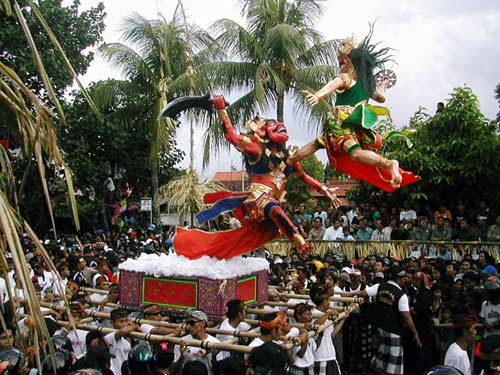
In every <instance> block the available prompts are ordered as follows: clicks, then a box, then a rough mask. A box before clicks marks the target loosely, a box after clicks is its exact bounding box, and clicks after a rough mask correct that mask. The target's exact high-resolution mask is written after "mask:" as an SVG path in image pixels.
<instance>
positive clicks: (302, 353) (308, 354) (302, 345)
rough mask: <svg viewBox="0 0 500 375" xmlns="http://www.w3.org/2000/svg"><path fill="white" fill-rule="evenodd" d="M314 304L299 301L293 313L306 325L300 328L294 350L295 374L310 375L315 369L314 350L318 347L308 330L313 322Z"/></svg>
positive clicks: (296, 318) (299, 321) (293, 370)
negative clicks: (297, 342) (297, 343)
mask: <svg viewBox="0 0 500 375" xmlns="http://www.w3.org/2000/svg"><path fill="white" fill-rule="evenodd" d="M311 310H312V306H311V305H309V304H307V303H299V304H297V305H295V308H294V310H293V315H294V317H295V320H296V321H297V323H303V324H305V327H304V328H302V329H301V330H300V334H299V336H298V337H299V345H298V346H295V347H294V348H293V349H292V350H293V354H294V362H293V366H292V368H291V370H292V371H291V373H292V374H295V375H309V374H312V373H313V371H314V352H315V351H316V349H317V345H316V340H315V339H314V338H313V337H311V338H309V336H308V334H309V332H308V330H307V329H306V327H310V325H311V322H312V311H311Z"/></svg>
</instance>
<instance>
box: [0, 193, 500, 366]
mask: <svg viewBox="0 0 500 375" xmlns="http://www.w3.org/2000/svg"><path fill="white" fill-rule="evenodd" d="M452 212H453V214H452V213H451V212H450V210H449V209H447V208H446V207H440V208H439V209H438V210H435V212H434V211H432V210H429V209H424V210H421V209H419V208H418V207H415V208H413V209H412V208H411V207H410V206H409V205H408V204H407V203H405V204H404V206H403V208H402V209H401V210H394V209H390V208H388V207H386V206H384V205H382V206H381V207H380V208H378V207H375V206H372V205H366V204H359V205H357V204H354V203H352V204H351V206H350V207H347V208H345V209H338V210H333V209H332V210H330V209H327V210H326V211H323V210H322V208H321V206H320V205H318V206H317V207H316V209H315V210H314V211H312V212H310V213H309V212H307V210H306V209H305V206H303V205H300V206H298V207H296V208H295V209H293V210H290V217H292V218H293V220H294V222H295V223H296V224H297V225H298V226H299V227H300V228H301V230H303V231H304V234H305V237H306V238H309V239H311V240H319V239H321V240H323V239H325V240H337V239H346V240H351V241H352V240H355V239H375V240H376V239H381V240H388V239H401V238H408V239H415V240H436V239H439V240H454V239H459V240H479V239H481V240H483V239H484V240H486V241H492V242H495V241H498V234H499V233H500V216H495V215H494V214H493V212H490V210H489V209H488V208H487V207H485V205H484V202H482V203H481V204H480V205H479V207H478V210H476V211H474V212H473V211H471V212H468V211H466V210H463V209H459V208H457V210H453V211H452ZM124 214H126V212H125V213H124ZM483 221H484V222H485V223H481V222H483ZM221 223H222V224H225V225H237V220H236V219H235V218H234V217H229V218H222V220H221ZM468 223H471V224H473V225H471V226H469V229H466V228H464V224H468ZM372 225H375V229H373V231H371V226H372ZM458 225H459V226H458ZM445 227H446V228H449V231H450V233H451V234H450V237H446V238H443V237H439V236H440V235H441V232H443V231H444V230H443V229H442V228H445ZM339 228H340V230H338V229H339ZM387 228H389V229H387ZM466 230H469V231H473V232H474V233H477V237H474V238H472V237H464V234H465V233H466ZM377 231H378V232H381V235H382V234H383V235H384V236H385V237H380V238H377V237H376V236H374V235H373V233H377ZM398 231H399V234H398V236H400V235H401V234H403V235H404V236H403V237H398V236H396V233H397V232H398ZM368 233H370V235H368ZM479 233H484V234H479ZM171 235H172V233H171V229H170V228H165V230H160V229H159V228H157V227H156V226H155V225H148V226H146V227H143V228H141V227H140V226H139V225H138V224H136V225H135V226H134V227H130V228H128V229H125V228H122V230H121V231H116V232H114V233H109V232H105V231H104V230H96V231H95V233H92V234H89V233H87V234H84V235H81V236H76V235H68V236H61V237H60V238H59V239H58V240H51V239H50V238H46V239H44V240H43V242H44V247H45V248H46V250H47V252H48V256H49V257H50V258H51V260H52V261H53V262H54V264H55V266H56V268H57V275H56V274H55V272H52V271H51V270H50V269H49V268H48V266H47V264H48V262H47V259H46V258H44V255H43V254H42V253H41V252H40V250H39V249H38V248H37V247H36V246H35V245H34V243H33V242H32V241H31V239H30V237H29V236H28V235H27V234H21V235H20V239H21V242H22V244H23V248H24V250H25V258H26V261H27V264H28V265H29V268H30V271H31V282H32V283H33V286H34V287H35V289H36V291H37V293H38V296H39V301H41V302H42V313H43V314H44V315H45V321H46V324H47V328H48V330H49V333H50V334H51V336H52V341H53V343H54V346H55V347H56V355H57V361H56V363H55V364H54V363H52V362H51V360H50V358H49V356H47V358H46V359H44V360H43V359H42V366H43V367H44V372H45V370H47V371H49V370H50V369H52V368H53V366H54V365H55V366H56V367H57V368H58V371H59V372H58V373H60V374H63V373H64V374H66V373H70V371H72V372H75V373H77V374H85V375H87V374H98V373H102V374H115V375H118V374H139V373H141V374H142V373H145V374H147V373H152V374H153V373H168V374H205V373H208V374H244V373H245V372H247V371H249V372H254V373H258V374H267V373H269V374H271V373H272V374H288V373H292V374H340V373H344V374H361V373H389V374H422V373H423V372H424V371H425V370H428V369H430V368H433V367H434V366H438V365H448V366H452V367H454V368H457V369H459V370H460V371H462V373H464V374H475V373H479V372H480V371H483V373H484V374H494V373H498V364H499V362H498V360H499V354H498V353H499V352H500V348H499V345H500V282H499V280H498V275H499V271H500V269H499V268H500V266H499V264H498V263H496V262H497V261H498V260H495V258H494V257H493V256H492V255H495V254H489V253H488V252H486V251H482V252H479V253H478V254H468V253H464V254H460V256H459V258H458V259H451V258H450V257H449V255H448V254H445V255H439V256H437V257H428V256H425V254H422V255H421V256H418V257H409V258H407V259H400V258H398V257H393V256H389V255H388V254H373V255H369V256H367V257H358V258H354V259H346V257H345V255H344V254H343V253H342V251H341V248H332V249H331V250H330V251H328V252H327V253H326V254H324V255H323V256H321V257H320V256H319V255H315V254H306V253H301V252H299V251H292V253H290V254H289V255H288V256H279V255H273V254H269V253H268V252H267V251H263V250H261V251H255V252H254V254H253V256H265V257H267V259H268V260H269V262H270V281H269V283H270V290H269V302H271V303H270V304H266V305H264V306H259V307H261V308H263V309H265V310H268V313H267V314H264V315H255V316H247V314H246V312H245V308H246V306H245V305H244V304H243V303H242V301H239V300H233V301H231V302H230V303H228V305H227V314H226V319H225V320H224V321H222V322H219V321H216V320H213V319H211V318H209V317H208V316H207V314H206V313H205V312H203V311H198V310H193V311H189V312H188V313H187V314H185V315H184V316H182V317H180V316H179V315H175V314H174V315H173V316H172V314H171V313H172V312H171V311H170V310H167V309H163V308H161V307H159V306H156V305H149V306H146V307H145V308H143V309H141V310H140V311H130V310H127V309H126V308H124V307H120V306H119V302H120V301H119V289H118V286H117V284H116V282H117V278H118V276H119V273H118V265H119V264H120V263H121V262H123V261H124V260H125V259H127V258H137V257H139V256H140V255H141V254H143V253H147V254H152V253H157V254H161V253H170V252H172V251H173V249H172V247H171V244H172V239H171ZM495 236H497V237H495ZM7 267H8V269H7V270H5V272H4V275H5V278H2V279H0V302H1V307H2V317H3V321H4V323H5V324H3V323H2V325H1V328H0V329H1V332H0V373H3V372H2V371H4V370H5V369H10V370H9V371H10V372H9V374H16V373H23V374H26V373H29V372H30V371H31V373H36V370H35V368H36V356H35V354H34V353H35V352H36V351H35V350H34V345H35V343H34V342H33V332H34V326H35V325H34V323H33V319H31V318H30V314H29V309H28V307H27V303H26V300H27V298H28V295H27V293H26V291H25V290H24V288H23V287H22V285H23V284H22V282H21V280H20V277H19V275H17V273H16V271H15V266H14V262H13V259H12V258H7ZM9 288H10V289H9ZM102 291H106V292H104V293H103V292H102ZM292 294H294V295H296V296H297V297H296V298H294V296H292ZM355 296H358V297H360V298H362V300H360V299H353V300H352V301H355V304H354V305H353V304H352V303H353V302H352V301H351V302H349V301H348V302H343V301H340V300H338V297H355ZM304 298H305V299H304ZM66 302H67V303H68V304H69V308H70V311H71V314H72V316H73V317H74V318H75V319H76V321H79V320H80V319H83V318H86V317H88V316H89V314H90V313H91V312H92V311H94V312H98V313H103V314H108V315H106V316H104V317H103V316H101V318H100V319H99V320H95V321H94V322H92V323H90V324H91V325H92V326H95V327H104V328H113V329H115V331H112V332H110V333H107V334H105V333H103V332H102V330H83V329H80V328H78V329H74V328H70V327H69V326H64V325H61V324H60V322H61V321H68V317H67V316H65V311H64V308H58V306H63V305H65V303H66ZM272 302H274V304H273V303H272ZM287 310H288V311H287ZM344 310H345V311H344ZM287 313H288V315H287ZM137 317H140V318H142V319H146V320H147V321H154V320H156V321H162V320H168V319H169V317H170V321H171V322H178V323H180V324H179V325H178V326H176V327H172V326H168V327H167V326H162V325H156V324H149V323H140V324H139V323H138V322H137V320H136V318H137ZM249 318H253V319H257V320H258V321H259V326H260V333H259V334H258V337H256V338H254V339H253V340H250V339H249V338H248V337H246V338H240V341H241V343H242V344H248V345H249V346H250V347H255V349H253V350H252V352H251V353H250V354H245V355H244V354H241V353H238V352H231V351H227V352H225V351H216V350H210V349H209V348H208V347H204V348H199V347H197V346H189V342H190V340H192V339H198V340H203V342H223V341H225V340H227V339H228V338H231V337H232V336H227V335H222V334H218V335H216V334H214V335H212V334H211V333H209V332H207V330H208V331H209V330H210V329H213V328H214V327H220V329H221V330H226V331H227V330H230V331H239V332H244V331H249V330H251V328H252V327H251V325H250V324H248V323H247V321H246V320H247V319H249ZM328 322H330V324H326V327H325V323H328ZM319 326H323V328H324V329H323V330H320V332H317V330H318V327H319ZM134 332H135V333H142V334H146V335H148V334H158V335H175V336H176V337H180V338H183V339H184V340H185V342H183V343H180V344H178V345H173V344H172V343H170V342H168V341H165V342H153V341H151V343H149V342H148V341H147V340H144V338H142V339H138V338H132V337H131V336H134V335H131V334H132V333H134ZM478 336H480V339H478ZM134 337H136V336H134ZM479 343H480V345H479ZM38 345H43V344H41V343H38ZM474 347H475V348H476V349H477V348H478V347H480V349H477V350H475V351H474V352H471V350H473V348H474ZM2 363H3V365H2ZM2 366H3V367H2ZM16 371H17V372H16ZM495 371H496V372H495Z"/></svg>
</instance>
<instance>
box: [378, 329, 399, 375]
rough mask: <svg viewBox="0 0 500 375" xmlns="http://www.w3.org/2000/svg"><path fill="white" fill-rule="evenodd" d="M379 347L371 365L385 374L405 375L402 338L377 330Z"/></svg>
mask: <svg viewBox="0 0 500 375" xmlns="http://www.w3.org/2000/svg"><path fill="white" fill-rule="evenodd" d="M376 330H377V334H378V338H379V345H378V347H377V349H376V350H377V352H376V353H375V356H374V357H373V358H372V362H371V365H372V366H373V367H374V368H375V369H376V370H378V371H381V372H382V373H384V374H394V375H403V342H402V340H401V336H398V335H395V334H394V333H390V332H387V331H385V330H383V329H380V328H376Z"/></svg>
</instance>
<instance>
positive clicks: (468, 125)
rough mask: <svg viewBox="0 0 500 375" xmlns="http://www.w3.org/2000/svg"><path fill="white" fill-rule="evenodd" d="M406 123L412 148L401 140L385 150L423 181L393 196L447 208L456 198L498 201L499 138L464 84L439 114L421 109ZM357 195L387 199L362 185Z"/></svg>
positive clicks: (456, 89)
mask: <svg viewBox="0 0 500 375" xmlns="http://www.w3.org/2000/svg"><path fill="white" fill-rule="evenodd" d="M410 126H411V128H413V129H415V130H416V132H415V133H414V134H413V135H412V140H413V143H414V147H413V148H411V149H407V148H406V147H405V146H404V142H403V141H402V140H398V139H394V140H391V141H389V142H388V144H387V145H386V146H385V151H386V153H388V155H389V157H390V158H395V159H398V160H399V161H400V165H401V166H402V167H403V168H404V169H407V170H411V171H413V172H414V173H415V174H418V175H420V176H421V177H422V181H420V182H417V183H415V184H412V185H410V186H408V187H405V188H403V189H401V190H398V191H397V193H395V194H393V198H392V199H394V198H396V199H398V200H401V199H407V198H409V199H410V200H416V199H424V200H429V201H430V202H431V203H433V204H436V203H439V202H444V203H446V204H448V205H449V206H450V207H452V206H454V205H455V203H456V202H457V201H458V200H462V201H464V202H470V203H474V201H476V200H479V199H484V198H485V197H487V199H488V201H489V202H492V203H494V202H498V198H499V191H498V176H499V174H500V138H499V135H498V133H497V132H496V125H495V124H494V123H493V122H490V121H488V120H487V119H486V118H485V116H484V115H483V114H482V113H481V111H480V110H479V103H478V99H477V97H476V95H475V94H474V93H473V92H472V90H471V89H470V88H469V87H458V88H455V89H454V90H453V92H452V93H451V96H450V98H449V99H448V101H447V102H446V105H445V109H444V111H443V114H442V115H440V116H434V117H431V116H429V115H428V114H426V113H424V112H423V111H422V110H420V111H419V112H417V114H416V116H414V118H413V119H412V120H411V125H410ZM361 193H362V194H361V195H360V194H359V192H358V198H359V197H362V196H364V197H380V198H382V199H386V197H387V196H386V195H385V194H381V193H380V192H378V191H376V189H375V188H372V187H368V186H366V184H363V186H362V187H361ZM354 198H356V197H354Z"/></svg>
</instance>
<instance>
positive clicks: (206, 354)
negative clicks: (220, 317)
mask: <svg viewBox="0 0 500 375" xmlns="http://www.w3.org/2000/svg"><path fill="white" fill-rule="evenodd" d="M207 324H208V317H207V314H205V313H204V312H203V311H201V310H189V311H187V313H186V325H185V326H181V327H179V329H178V331H177V332H176V334H177V336H180V335H181V334H182V332H184V329H186V328H187V330H188V331H189V334H188V335H185V336H183V337H182V338H183V339H188V340H192V339H195V340H202V341H209V342H220V341H219V340H217V339H216V338H215V337H213V336H211V335H209V334H208V333H207V332H206V328H207ZM222 359H223V357H222V352H219V353H217V352H216V351H207V350H206V349H202V348H199V347H196V346H186V345H180V346H179V345H176V346H175V349H174V361H175V362H177V361H179V360H181V361H182V363H183V364H185V363H187V362H190V361H200V362H202V363H203V364H205V366H206V367H207V370H208V375H214V364H215V362H216V361H221V360H222Z"/></svg>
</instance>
